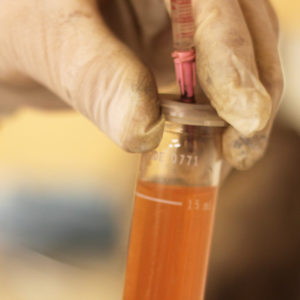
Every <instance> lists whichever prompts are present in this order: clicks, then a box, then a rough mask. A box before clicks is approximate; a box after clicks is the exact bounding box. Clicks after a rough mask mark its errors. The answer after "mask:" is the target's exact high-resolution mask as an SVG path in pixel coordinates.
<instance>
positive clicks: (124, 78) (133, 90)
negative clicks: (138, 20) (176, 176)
mask: <svg viewBox="0 0 300 300" xmlns="http://www.w3.org/2000/svg"><path fill="white" fill-rule="evenodd" d="M6 2H8V1H6ZM7 5H8V6H9V11H10V12H11V14H15V15H16V16H18V18H14V22H12V24H9V25H11V26H10V32H13V34H10V35H9V36H10V41H9V42H7V43H6V44H7V45H8V47H6V49H7V50H6V51H7V52H6V53H4V57H5V58H6V59H5V61H6V62H7V64H8V67H9V68H10V69H14V70H16V72H15V73H17V72H19V73H23V74H24V75H26V76H29V77H31V78H32V79H34V80H36V81H39V82H40V83H42V84H43V85H45V86H47V87H48V88H49V89H51V90H52V91H54V92H55V93H56V94H57V95H59V96H60V97H61V98H62V99H63V100H65V101H66V102H67V103H68V104H70V105H71V106H72V107H74V108H75V109H77V110H78V111H80V112H81V113H83V114H84V115H85V116H87V117H88V118H89V119H90V120H92V121H93V122H94V123H95V124H96V125H97V126H98V127H99V128H100V129H101V130H103V131H104V132H105V133H106V134H107V135H108V136H109V137H110V138H111V139H112V140H113V141H114V142H115V143H117V144H118V145H119V146H121V147H122V148H124V149H125V150H127V151H130V152H144V151H148V150H150V149H152V148H154V147H155V146H156V145H157V144H158V143H159V141H160V138H161V135H162V130H163V120H162V118H161V115H160V109H159V101H158V96H157V91H156V85H155V82H154V79H153V77H152V75H151V73H150V72H149V71H148V70H147V69H146V67H145V66H144V65H143V64H142V63H141V62H140V61H139V60H138V59H137V58H136V57H135V56H134V55H133V53H132V52H131V51H130V50H129V49H128V48H127V47H126V46H125V45H123V44H122V43H121V42H120V41H118V40H117V39H116V38H115V37H114V36H113V35H112V34H111V32H110V31H109V29H108V28H107V27H106V25H105V23H104V21H103V20H102V18H101V16H100V15H99V13H98V9H97V6H96V4H95V1H91V0H88V1H87V0H80V1H78V0H66V1H60V0H53V1H34V0H31V1H25V0H22V1H18V5H17V6H18V9H17V10H18V11H16V5H14V4H9V2H8V4H7ZM21 24H25V25H22V26H21ZM0 38H1V35H0ZM0 69H1V68H0ZM6 69H7V68H6ZM10 73H14V72H13V71H11V72H10ZM0 75H1V74H0Z"/></svg>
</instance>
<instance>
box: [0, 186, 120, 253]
mask: <svg viewBox="0 0 300 300" xmlns="http://www.w3.org/2000/svg"><path fill="white" fill-rule="evenodd" d="M4 197H5V199H1V201H0V236H1V237H2V238H3V237H6V238H7V239H8V240H9V241H12V242H13V243H16V244H18V245H20V246H22V247H26V248H29V249H32V250H35V251H38V252H40V253H43V254H48V255H56V254H57V253H82V252H84V253H86V252H89V253H90V252H97V253H98V252H101V253H106V252H108V251H109V250H111V249H112V248H113V246H114V243H115V241H116V238H117V237H116V235H117V223H116V220H115V217H114V216H115V214H114V210H113V208H112V205H110V199H109V198H108V197H106V196H104V195H102V196H101V195H100V196H99V195H98V194H97V193H95V192H91V191H85V190H79V192H78V190H76V192H72V191H66V190H63V191H62V190H42V191H33V190H30V189H22V190H19V191H17V192H14V193H9V194H8V195H6V196H4Z"/></svg>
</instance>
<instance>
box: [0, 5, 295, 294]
mask: <svg viewBox="0 0 300 300" xmlns="http://www.w3.org/2000/svg"><path fill="white" fill-rule="evenodd" d="M272 2H273V4H274V6H275V8H276V10H277V12H278V14H279V17H280V21H281V28H282V37H281V46H280V47H281V53H282V61H283V64H284V69H285V77H286V91H285V96H284V102H283V104H282V106H281V109H280V114H279V117H278V119H277V123H276V125H275V129H274V132H273V135H272V138H271V143H270V147H269V150H268V152H267V155H266V157H265V158H264V159H263V160H262V161H261V162H259V163H258V165H257V166H256V167H254V168H253V169H252V170H250V171H248V172H237V171H234V172H232V173H231V175H230V176H229V178H228V179H227V181H226V182H225V183H224V185H223V187H222V189H221V193H220V201H219V207H218V213H217V218H216V226H215V235H214V242H213V251H212V257H211V264H210V270H209V280H208V289H207V298H206V299H208V300H210V299H211V300H219V299H220V300H221V299H222V300H224V299H232V300H235V299H236V300H239V299H242V300H248V299H255V300H260V299H262V300H266V299H272V300H274V299H285V300H299V299H300V180H299V178H300V138H299V134H300V81H299V78H300V1H299V0H289V1H285V0H273V1H272ZM2 97H10V95H9V93H6V92H5V91H4V92H3V94H0V98H2ZM138 157H139V156H138V155H133V154H127V153H124V152H123V151H122V150H120V149H118V148H117V147H116V146H115V145H114V144H113V143H112V142H110V141H109V140H108V139H107V138H106V137H105V136H104V135H103V134H102V133H101V132H99V130H97V128H95V127H94V126H93V125H92V124H91V123H90V122H89V121H87V120H86V119H84V118H83V117H81V116H80V115H79V114H77V113H75V112H68V111H65V112H62V111H60V112H55V111H52V112H45V111H37V110H33V109H28V108H27V109H25V108H24V109H22V110H20V111H18V112H17V113H15V114H13V115H12V116H11V117H9V118H7V119H5V120H4V121H2V122H1V124H0V266H1V268H0V299H1V300H35V299H38V300H40V299H43V300H47V299H51V300H65V299H72V300H76V299H85V300H94V299H105V300H116V299H121V295H122V287H123V279H124V271H125V264H126V255H127V242H128V236H129V228H130V217H131V210H132V205H133V191H134V184H135V176H136V170H137V164H138ZM154 300H157V299H154Z"/></svg>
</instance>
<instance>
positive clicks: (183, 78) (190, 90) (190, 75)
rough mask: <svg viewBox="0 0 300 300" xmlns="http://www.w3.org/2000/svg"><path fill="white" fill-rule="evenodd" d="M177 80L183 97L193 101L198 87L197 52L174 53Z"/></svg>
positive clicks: (192, 50)
mask: <svg viewBox="0 0 300 300" xmlns="http://www.w3.org/2000/svg"><path fill="white" fill-rule="evenodd" d="M172 57H173V58H174V64H175V71H176V79H177V82H178V84H179V86H180V91H181V95H182V96H183V97H184V98H187V99H192V98H193V97H194V89H195V86H196V63H195V50H194V49H191V50H188V51H174V52H173V53H172Z"/></svg>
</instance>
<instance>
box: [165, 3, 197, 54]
mask: <svg viewBox="0 0 300 300" xmlns="http://www.w3.org/2000/svg"><path fill="white" fill-rule="evenodd" d="M171 19H172V31H173V43H174V48H175V50H177V51H187V50H190V49H191V48H192V47H193V46H194V31H195V25H194V17H193V11H192V0H171Z"/></svg>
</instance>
